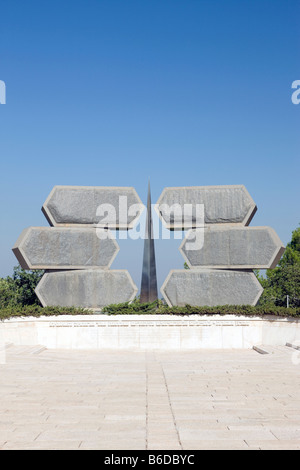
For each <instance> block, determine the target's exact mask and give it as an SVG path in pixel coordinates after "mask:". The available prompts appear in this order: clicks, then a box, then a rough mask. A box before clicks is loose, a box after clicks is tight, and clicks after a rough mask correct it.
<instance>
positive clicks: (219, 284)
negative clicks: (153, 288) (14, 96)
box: [161, 269, 263, 307]
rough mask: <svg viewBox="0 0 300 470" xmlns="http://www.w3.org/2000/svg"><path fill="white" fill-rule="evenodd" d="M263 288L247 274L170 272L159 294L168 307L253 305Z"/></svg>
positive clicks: (236, 272) (242, 272) (198, 271)
mask: <svg viewBox="0 0 300 470" xmlns="http://www.w3.org/2000/svg"><path fill="white" fill-rule="evenodd" d="M262 292H263V288H262V286H261V284H260V282H259V281H258V280H257V278H256V277H255V275H254V273H253V272H251V271H233V270H232V271H229V270H217V269H190V270H189V269H184V270H173V271H170V273H169V275H168V276H167V279H166V280H165V282H164V284H163V286H162V288H161V293H162V295H163V297H164V299H165V300H166V302H167V304H168V305H169V306H170V307H172V306H175V305H177V306H185V305H187V304H188V305H192V306H212V307H213V306H217V305H256V304H257V302H258V300H259V298H260V296H261V294H262Z"/></svg>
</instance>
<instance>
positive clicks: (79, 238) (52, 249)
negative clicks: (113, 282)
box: [12, 227, 119, 269]
mask: <svg viewBox="0 0 300 470" xmlns="http://www.w3.org/2000/svg"><path fill="white" fill-rule="evenodd" d="M12 250H13V252H14V254H15V256H16V258H17V259H18V261H19V263H20V265H21V267H22V268H23V269H82V268H100V267H101V268H109V267H110V266H111V264H112V262H113V260H114V259H115V257H116V255H117V253H118V251H119V245H118V244H117V242H116V241H115V240H114V239H113V237H112V234H111V233H110V231H109V230H105V229H96V228H75V227H72V228H69V227H59V228H55V227H29V228H27V229H25V230H23V232H22V233H21V235H20V237H19V238H18V240H17V242H16V243H15V245H14V247H13V249H12Z"/></svg>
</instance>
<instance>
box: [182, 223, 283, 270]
mask: <svg viewBox="0 0 300 470" xmlns="http://www.w3.org/2000/svg"><path fill="white" fill-rule="evenodd" d="M198 237H203V246H202V247H201V246H199V248H200V249H198V248H197V238H198ZM284 249H285V248H284V246H283V244H282V242H281V240H280V238H279V237H278V235H277V234H276V232H275V231H274V230H273V229H272V228H270V227H236V226H230V227H228V226H226V227H225V226H221V225H218V226H216V225H213V226H207V227H205V228H204V230H203V229H200V230H197V229H196V230H190V231H189V232H188V234H187V236H186V238H185V239H184V240H183V242H182V244H181V246H180V248H179V250H180V252H181V254H182V256H183V257H184V259H185V261H186V262H187V264H188V266H189V267H190V268H194V267H201V268H202V267H203V268H232V269H238V268H240V269H273V268H275V267H276V265H277V263H278V261H279V260H280V258H281V256H282V255H283V252H284Z"/></svg>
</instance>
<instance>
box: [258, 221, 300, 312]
mask: <svg viewBox="0 0 300 470" xmlns="http://www.w3.org/2000/svg"><path fill="white" fill-rule="evenodd" d="M256 275H257V278H258V279H259V281H260V282H261V284H262V286H263V288H264V292H263V294H262V296H261V298H260V302H259V303H260V305H277V306H286V305H287V303H288V304H289V306H290V307H299V306H300V227H298V228H297V229H296V230H294V231H293V234H292V240H291V241H290V243H288V244H287V247H286V250H285V252H284V254H283V256H282V258H281V260H280V262H279V263H278V266H276V268H275V269H269V270H268V271H267V273H266V277H263V276H260V274H259V272H256Z"/></svg>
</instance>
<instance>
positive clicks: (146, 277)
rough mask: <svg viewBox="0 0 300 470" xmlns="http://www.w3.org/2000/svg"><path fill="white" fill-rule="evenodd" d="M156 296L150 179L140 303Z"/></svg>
mask: <svg viewBox="0 0 300 470" xmlns="http://www.w3.org/2000/svg"><path fill="white" fill-rule="evenodd" d="M157 298H158V297H157V279H156V263H155V248H154V237H153V225H152V213H151V193H150V181H149V183H148V201H147V219H146V231H145V240H144V258H143V271H142V283H141V294H140V301H141V303H144V302H154V301H155V300H157Z"/></svg>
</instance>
